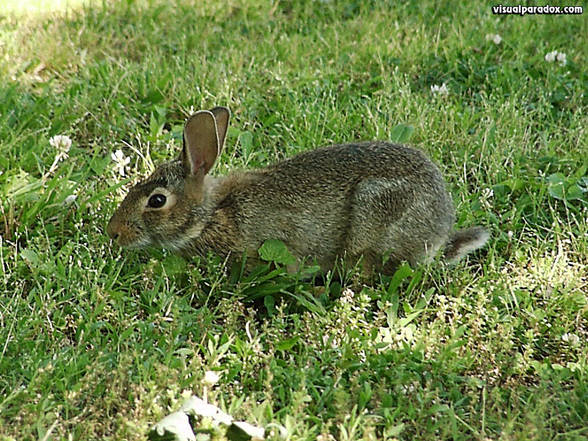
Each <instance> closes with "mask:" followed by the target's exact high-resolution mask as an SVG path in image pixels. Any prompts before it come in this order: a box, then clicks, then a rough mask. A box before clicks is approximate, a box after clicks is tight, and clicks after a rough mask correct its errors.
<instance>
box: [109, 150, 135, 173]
mask: <svg viewBox="0 0 588 441" xmlns="http://www.w3.org/2000/svg"><path fill="white" fill-rule="evenodd" d="M110 157H111V158H112V160H113V161H114V163H115V167H116V169H117V171H118V174H119V175H121V176H124V175H125V167H126V166H127V165H129V162H131V158H129V157H128V156H125V154H124V153H123V152H122V150H117V151H116V152H114V153H111V154H110Z"/></svg>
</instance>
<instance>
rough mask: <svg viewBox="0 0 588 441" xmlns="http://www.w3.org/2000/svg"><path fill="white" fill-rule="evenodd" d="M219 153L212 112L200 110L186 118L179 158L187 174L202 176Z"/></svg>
mask: <svg viewBox="0 0 588 441" xmlns="http://www.w3.org/2000/svg"><path fill="white" fill-rule="evenodd" d="M218 154H219V142H218V135H217V130H216V121H215V118H214V115H213V114H212V112H209V111H208V110H200V111H198V112H196V113H195V114H194V115H192V116H191V117H190V118H188V121H186V126H185V127H184V149H183V150H182V155H181V160H182V162H183V163H184V167H185V168H186V172H187V173H188V175H197V174H201V175H202V176H203V175H205V174H206V173H208V171H209V170H210V169H211V168H212V166H213V165H214V161H215V160H216V157H217V156H218Z"/></svg>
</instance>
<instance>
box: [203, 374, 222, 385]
mask: <svg viewBox="0 0 588 441" xmlns="http://www.w3.org/2000/svg"><path fill="white" fill-rule="evenodd" d="M218 380H220V375H219V374H217V373H216V372H214V371H206V372H205V373H204V380H203V381H204V382H205V383H206V384H208V385H209V386H214V385H215V384H216V383H218Z"/></svg>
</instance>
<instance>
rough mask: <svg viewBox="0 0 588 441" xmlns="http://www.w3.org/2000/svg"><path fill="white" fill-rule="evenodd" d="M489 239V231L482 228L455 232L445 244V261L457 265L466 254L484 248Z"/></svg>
mask: <svg viewBox="0 0 588 441" xmlns="http://www.w3.org/2000/svg"><path fill="white" fill-rule="evenodd" d="M489 237H490V234H489V233H488V231H486V230H485V229H484V228H482V227H472V228H466V229H464V230H458V231H454V232H453V233H451V235H450V236H449V240H448V241H447V243H446V244H445V251H444V253H443V254H444V256H445V259H446V260H447V261H448V262H449V263H455V262H457V261H458V260H459V259H461V258H462V257H464V256H465V255H466V254H468V253H470V252H472V251H474V250H477V249H478V248H481V247H483V246H484V244H485V243H486V241H487V240H488V238H489Z"/></svg>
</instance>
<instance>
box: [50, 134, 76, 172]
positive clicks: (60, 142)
mask: <svg viewBox="0 0 588 441" xmlns="http://www.w3.org/2000/svg"><path fill="white" fill-rule="evenodd" d="M49 144H51V146H52V147H54V148H55V149H56V150H57V154H56V155H55V159H53V164H51V167H49V171H47V173H45V177H48V176H51V175H52V174H53V173H55V171H56V170H57V166H58V165H59V161H62V160H64V159H66V158H67V153H68V152H69V149H70V147H71V138H70V137H69V136H67V135H55V136H53V137H52V138H51V139H50V140H49Z"/></svg>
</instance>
